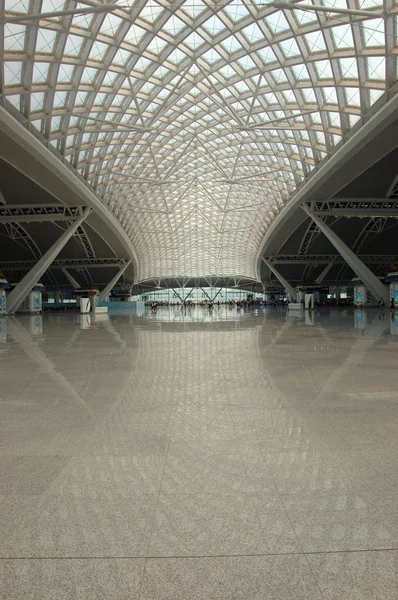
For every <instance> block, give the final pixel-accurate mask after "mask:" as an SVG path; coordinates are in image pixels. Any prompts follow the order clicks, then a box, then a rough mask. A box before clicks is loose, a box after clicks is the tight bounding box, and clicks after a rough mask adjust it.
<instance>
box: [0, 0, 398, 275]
mask: <svg viewBox="0 0 398 600" xmlns="http://www.w3.org/2000/svg"><path fill="white" fill-rule="evenodd" d="M72 4H73V3H72ZM323 4H324V5H327V6H330V7H333V6H338V7H343V8H347V6H348V4H347V1H346V0H323ZM39 5H40V7H41V11H42V12H45V11H57V10H62V9H64V8H70V3H66V2H65V1H64V0H42V2H41V3H40V2H39ZM126 5H127V7H126ZM37 6H38V4H37V2H28V0H6V1H5V7H6V18H5V20H4V22H2V24H1V27H3V28H4V29H3V31H2V33H4V49H2V50H1V53H2V54H1V55H0V61H1V65H2V67H1V68H3V81H4V89H3V94H4V95H5V96H6V97H7V98H8V99H9V100H10V102H11V103H12V105H13V106H14V107H16V108H17V109H18V110H19V109H21V108H22V106H21V94H24V96H25V97H26V93H30V103H28V104H27V105H28V106H29V107H30V108H29V109H30V118H31V120H32V122H33V123H34V125H35V126H36V127H38V128H39V129H41V131H42V132H46V133H45V135H51V132H52V135H53V137H52V138H49V140H48V141H49V142H50V143H52V144H55V145H56V146H57V148H58V150H60V151H61V152H62V153H64V155H65V159H66V160H67V161H70V163H71V164H73V165H74V166H75V168H76V170H77V171H78V172H79V173H80V174H81V175H82V176H84V177H86V178H87V180H88V184H90V185H91V186H92V188H93V190H94V191H95V192H96V193H97V195H98V197H99V198H100V199H101V201H102V202H103V203H104V204H105V205H106V206H107V207H108V208H109V210H110V211H112V212H113V214H114V215H115V217H116V218H117V219H118V220H119V221H120V223H121V224H122V226H123V227H124V228H125V230H126V232H127V234H128V236H129V238H130V239H131V243H132V245H133V247H134V248H135V251H136V254H137V256H138V262H139V278H140V279H141V280H144V279H149V278H156V277H173V276H179V275H186V276H207V275H244V276H246V277H249V278H255V277H256V255H257V251H258V248H259V245H260V244H261V240H262V238H263V236H264V234H265V232H266V230H267V228H268V227H269V225H270V223H272V221H273V219H274V218H275V217H276V216H277V215H278V213H279V211H280V210H281V209H282V208H283V206H284V205H285V203H286V202H287V201H288V200H289V198H291V197H292V195H294V193H295V190H296V186H297V185H299V184H300V183H301V182H303V181H305V180H306V179H307V178H308V177H310V176H311V174H312V173H314V172H316V170H317V168H318V166H319V165H320V164H321V161H322V160H323V158H324V157H326V158H327V157H328V156H329V155H330V154H331V153H332V152H333V151H334V148H335V146H336V145H337V144H338V143H339V141H340V140H341V139H343V138H344V136H345V134H346V133H347V132H348V131H349V130H350V129H351V128H352V127H353V126H354V125H356V124H357V126H359V124H360V121H361V117H362V115H363V114H364V113H365V112H366V111H367V110H368V109H369V108H370V107H371V106H372V105H373V104H374V103H375V102H377V101H378V100H380V98H381V96H382V95H383V92H384V91H385V90H387V89H388V88H390V87H391V86H393V84H394V83H395V80H396V79H397V74H398V70H397V69H398V66H397V60H396V57H395V54H396V37H395V36H396V23H395V20H394V21H393V20H392V19H393V17H391V19H388V18H386V19H380V18H369V17H366V18H364V17H359V18H358V19H357V18H356V17H355V16H353V15H342V14H339V15H338V16H336V14H334V15H333V13H332V12H331V13H327V14H325V13H322V14H319V13H317V12H316V11H303V10H300V9H299V8H297V9H295V10H277V9H275V8H272V7H267V6H266V3H265V2H264V3H260V2H249V0H231V1H229V2H228V1H225V2H224V1H223V2H210V1H207V0H206V1H204V0H181V2H178V3H171V2H166V1H165V0H159V1H157V0H148V1H147V0H143V1H142V2H135V1H132V0H129V1H128V2H125V3H124V2H120V3H119V6H118V8H117V9H115V10H112V11H110V12H105V13H95V14H91V13H87V14H85V15H81V14H80V15H74V16H73V17H71V18H59V17H58V16H57V15H56V14H55V15H54V17H53V18H52V19H47V20H46V21H45V22H40V23H36V22H35V24H34V26H33V25H31V24H28V25H25V24H23V23H11V22H7V15H8V14H9V13H17V14H18V13H22V14H24V13H26V12H28V13H29V12H30V13H32V14H33V12H34V11H37ZM75 6H78V7H80V8H84V9H87V8H88V6H89V4H81V5H79V4H75ZM349 6H350V7H353V6H355V7H356V8H357V9H360V8H366V9H367V10H369V9H371V10H372V9H373V8H375V10H376V11H377V10H378V9H380V6H383V4H382V2H381V0H355V2H354V0H353V2H350V4H349ZM35 7H36V8H35ZM123 7H124V8H123ZM33 31H35V33H34V34H33ZM36 31H37V33H36ZM32 56H33V57H34V58H32ZM32 60H33V68H29V67H30V66H32ZM23 104H24V105H25V104H26V102H25V101H24V103H23ZM24 110H26V106H24ZM44 111H45V113H44ZM88 115H90V118H88ZM43 116H45V117H46V119H44V118H43ZM123 124H125V128H123V126H122V125H123ZM49 131H50V133H49ZM60 131H62V136H65V137H62V138H60ZM57 138H60V139H57ZM61 142H62V143H61Z"/></svg>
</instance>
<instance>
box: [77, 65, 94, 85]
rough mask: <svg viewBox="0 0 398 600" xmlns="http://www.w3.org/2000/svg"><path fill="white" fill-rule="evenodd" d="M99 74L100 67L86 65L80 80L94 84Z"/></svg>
mask: <svg viewBox="0 0 398 600" xmlns="http://www.w3.org/2000/svg"><path fill="white" fill-rule="evenodd" d="M97 74H98V69H93V68H91V67H86V68H85V69H84V71H83V73H82V76H81V79H80V82H81V83H86V84H92V83H93V82H94V80H95V77H96V76H97Z"/></svg>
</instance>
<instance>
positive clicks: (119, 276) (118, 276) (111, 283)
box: [99, 260, 131, 302]
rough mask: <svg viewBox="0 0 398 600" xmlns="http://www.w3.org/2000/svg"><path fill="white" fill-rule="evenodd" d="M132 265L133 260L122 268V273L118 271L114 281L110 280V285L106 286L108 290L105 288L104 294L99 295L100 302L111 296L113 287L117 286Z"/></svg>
mask: <svg viewBox="0 0 398 600" xmlns="http://www.w3.org/2000/svg"><path fill="white" fill-rule="evenodd" d="M130 265H131V260H129V261H128V262H126V264H125V265H123V266H122V268H121V269H120V271H118V272H117V273H116V275H115V277H113V279H111V280H110V282H109V283H108V285H107V286H106V288H104V289H103V290H102V292H100V295H99V300H100V302H104V300H105V298H106V297H107V296H109V294H110V293H111V291H112V289H113V287H114V286H115V284H116V283H117V282H118V281H119V279H120V278H121V276H122V275H123V273H124V272H125V270H126V269H127V267H129V266H130Z"/></svg>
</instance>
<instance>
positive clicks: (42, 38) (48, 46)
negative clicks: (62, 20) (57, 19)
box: [36, 29, 57, 54]
mask: <svg viewBox="0 0 398 600" xmlns="http://www.w3.org/2000/svg"><path fill="white" fill-rule="evenodd" d="M56 38H57V33H56V32H55V31H51V30H50V29H39V31H38V32H37V38H36V52H37V53H43V54H51V53H52V52H53V50H54V44H55V40H56Z"/></svg>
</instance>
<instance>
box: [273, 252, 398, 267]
mask: <svg viewBox="0 0 398 600" xmlns="http://www.w3.org/2000/svg"><path fill="white" fill-rule="evenodd" d="M358 258H359V259H360V260H361V261H362V262H364V263H374V264H386V265H387V264H391V263H397V264H398V254H360V255H359V256H358ZM264 260H265V261H266V262H269V263H271V264H277V263H279V264H287V265H289V264H300V263H301V264H314V265H320V264H326V263H331V262H333V263H344V262H345V260H344V259H343V258H342V257H341V256H340V255H338V254H313V255H310V256H309V255H308V254H304V255H301V254H280V255H278V256H265V257H264Z"/></svg>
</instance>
